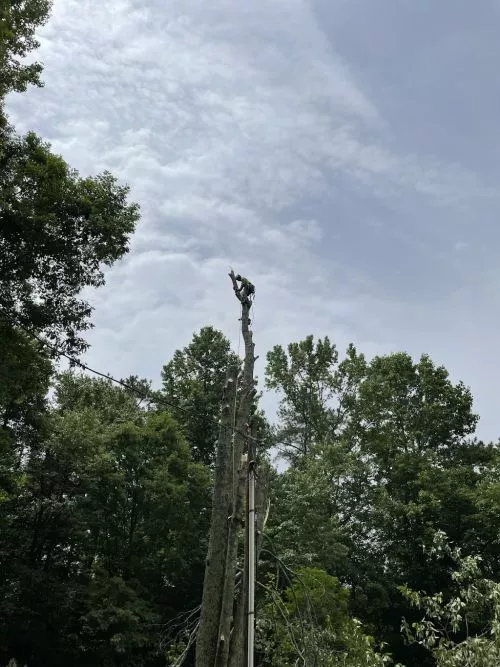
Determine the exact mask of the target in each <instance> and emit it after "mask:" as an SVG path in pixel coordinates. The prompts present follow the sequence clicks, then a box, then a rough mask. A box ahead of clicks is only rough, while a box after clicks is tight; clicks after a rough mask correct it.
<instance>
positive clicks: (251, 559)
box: [247, 441, 256, 667]
mask: <svg viewBox="0 0 500 667" xmlns="http://www.w3.org/2000/svg"><path fill="white" fill-rule="evenodd" d="M255 450H256V448H255V443H254V442H253V441H251V442H250V441H249V443H248V516H247V525H248V612H247V613H248V620H247V667H253V658H254V644H255V637H254V634H255V565H256V564H255V455H256V451H255Z"/></svg>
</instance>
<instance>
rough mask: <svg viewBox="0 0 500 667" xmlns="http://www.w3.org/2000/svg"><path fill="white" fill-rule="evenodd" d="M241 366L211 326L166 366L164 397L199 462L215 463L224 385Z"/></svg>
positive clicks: (177, 352) (218, 332)
mask: <svg viewBox="0 0 500 667" xmlns="http://www.w3.org/2000/svg"><path fill="white" fill-rule="evenodd" d="M240 367H241V361H240V359H239V358H238V357H237V355H236V354H234V353H233V352H231V347H230V343H229V341H228V339H227V338H226V337H225V336H224V334H222V333H221V332H220V331H216V330H215V329H213V328H212V327H204V328H203V329H201V330H200V332H199V333H196V334H194V336H193V340H192V341H191V343H190V344H189V345H188V346H187V347H185V348H184V349H183V350H176V352H175V353H174V356H173V358H172V360H171V361H169V362H168V363H167V364H165V365H164V366H163V370H162V380H163V389H162V394H163V395H164V396H165V397H166V398H167V399H168V401H169V403H172V404H173V408H172V413H173V415H174V416H175V418H176V419H177V421H178V422H179V424H181V425H182V426H183V428H184V432H185V434H186V438H187V440H188V442H189V443H190V445H191V448H192V452H193V457H194V458H195V460H197V461H200V462H202V463H206V464H209V463H213V460H214V455H215V446H216V441H217V438H218V437H219V429H218V426H217V421H218V419H219V418H220V415H221V409H222V402H223V399H222V397H223V394H224V386H225V384H226V382H227V379H228V377H232V376H233V374H234V373H235V369H236V372H238V370H239V369H240Z"/></svg>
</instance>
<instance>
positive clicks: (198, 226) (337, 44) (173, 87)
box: [9, 0, 500, 437]
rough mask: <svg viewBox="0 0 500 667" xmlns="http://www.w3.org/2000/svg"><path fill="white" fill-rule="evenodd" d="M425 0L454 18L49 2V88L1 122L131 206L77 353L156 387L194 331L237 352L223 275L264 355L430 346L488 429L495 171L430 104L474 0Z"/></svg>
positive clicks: (459, 120) (467, 75) (470, 77)
mask: <svg viewBox="0 0 500 667" xmlns="http://www.w3.org/2000/svg"><path fill="white" fill-rule="evenodd" d="M442 5H443V6H447V7H448V9H449V8H451V7H453V8H455V7H458V9H456V11H455V15H457V14H458V19H457V18H456V19H455V20H454V21H453V22H452V23H451V24H450V25H449V27H447V26H448V24H447V23H446V22H443V21H441V20H440V17H441V15H440V14H439V16H438V17H437V19H436V24H437V25H438V26H439V30H438V29H435V31H434V32H433V33H432V35H431V34H430V33H429V31H431V32H432V30H434V28H432V26H433V25H434V23H432V21H430V20H428V21H427V22H426V21H425V20H424V18H425V17H427V18H430V17H429V11H430V10H431V7H430V5H429V6H428V3H427V2H426V3H423V4H422V12H423V14H422V16H424V18H422V16H420V15H418V17H415V15H414V14H415V10H414V9H412V8H411V7H409V6H408V5H407V4H404V6H403V4H402V5H401V6H400V7H398V9H397V11H394V12H392V11H391V12H389V13H387V12H385V13H384V9H383V7H385V8H386V9H387V7H388V6H389V5H388V3H387V2H383V3H380V7H382V9H381V10H380V12H379V11H378V9H377V10H375V9H374V8H375V5H373V4H371V3H368V2H366V1H361V0H356V1H355V2H352V3H345V2H340V1H338V2H328V3H326V2H325V1H324V0H321V2H320V0H317V1H315V2H312V1H308V0H287V2H285V1H284V0H256V1H255V2H253V3H246V4H245V3H243V4H242V3H234V2H230V1H229V0H214V2H211V3H207V2H204V1H203V0H182V1H180V0H170V1H169V2H159V0H156V1H152V2H149V3H148V4H147V6H146V7H145V6H144V3H140V2H138V1H136V0H110V1H109V2H107V3H95V2H90V0H87V1H86V2H84V1H82V0H56V1H55V3H54V12H53V17H52V20H51V22H50V23H49V24H48V25H47V26H46V28H45V29H44V31H43V32H42V39H41V42H42V46H41V49H40V54H39V57H40V58H41V60H42V61H43V62H44V63H45V80H46V87H45V88H44V89H42V90H33V91H30V92H29V93H28V94H25V95H22V96H13V97H11V99H10V100H9V110H10V113H11V115H12V117H13V119H14V121H15V122H16V124H17V126H18V127H19V128H20V129H22V130H25V129H34V130H36V131H37V132H39V133H40V134H41V135H42V136H44V137H45V138H46V139H48V140H49V141H51V142H52V145H53V147H54V149H55V150H56V151H58V152H60V153H61V154H62V155H63V156H64V157H65V158H66V159H67V160H68V161H69V162H70V163H71V164H72V165H73V166H75V167H77V168H78V169H80V170H81V171H82V172H90V173H95V172H97V171H100V170H102V169H105V168H107V169H110V170H112V171H113V172H114V173H115V174H116V175H118V176H119V177H120V178H122V179H123V180H125V181H127V182H128V183H130V185H131V186H132V193H133V197H134V198H135V199H137V200H138V201H139V202H140V203H141V207H142V212H143V218H142V222H141V224H140V227H139V229H138V231H137V234H136V236H135V238H134V240H133V243H132V251H131V253H130V255H129V256H128V257H127V258H126V259H125V260H124V261H123V262H121V263H120V264H119V265H118V266H115V267H114V268H113V269H112V270H111V271H109V273H108V282H107V286H106V287H105V288H104V289H102V290H101V291H100V292H97V293H93V294H91V295H90V296H91V299H92V302H93V303H94V304H95V307H96V312H95V324H96V329H95V330H94V331H93V332H92V333H91V335H90V337H89V340H90V341H91V343H92V349H91V351H90V353H89V355H88V358H89V361H91V362H92V363H93V364H95V365H96V366H99V367H101V368H104V369H105V370H109V371H110V372H112V373H114V374H118V375H125V374H129V373H137V374H140V375H145V376H149V377H152V378H154V379H155V380H157V379H158V376H159V370H160V367H161V364H162V363H163V362H164V361H166V360H167V359H168V358H169V356H170V355H171V354H172V352H173V350H174V349H175V348H176V347H179V346H183V345H185V344H186V343H187V342H188V341H189V339H190V337H191V334H192V332H193V331H194V330H195V329H196V328H198V327H200V326H203V325H205V324H213V325H215V326H217V327H220V328H221V329H223V330H224V331H225V332H226V333H227V335H229V336H230V337H231V338H232V340H233V344H234V346H235V347H236V346H237V344H238V343H237V341H238V335H237V326H238V322H237V318H238V312H237V310H238V309H237V307H236V305H237V304H236V303H235V302H234V298H233V297H232V294H231V290H230V285H229V283H228V280H227V278H226V277H225V274H226V273H227V269H228V268H229V265H234V266H235V267H236V268H238V270H241V271H242V272H243V273H245V274H247V275H249V276H251V277H252V279H253V280H254V281H255V283H256V285H257V301H256V312H255V337H256V343H257V346H258V349H259V351H260V353H261V354H262V357H263V356H264V352H265V351H266V350H267V349H269V348H270V347H271V346H272V345H273V344H275V343H286V342H288V341H289V340H292V339H296V338H298V337H301V336H304V335H307V334H308V333H315V334H316V335H325V334H328V335H330V336H331V338H333V339H334V340H336V341H338V343H339V346H340V347H343V346H345V345H346V344H347V343H348V342H349V341H351V340H353V341H355V342H356V343H357V344H358V346H359V347H360V349H362V350H364V351H365V352H366V353H368V354H375V353H380V352H386V351H391V350H397V349H401V348H403V349H408V351H410V352H411V353H413V354H419V353H420V352H422V351H428V352H429V353H431V354H432V355H433V356H435V358H436V360H437V361H439V362H444V363H445V364H446V365H447V366H448V367H449V368H450V369H451V370H452V372H453V374H454V377H457V378H460V377H461V378H463V379H464V380H465V381H466V382H467V383H471V384H472V386H473V389H474V391H475V393H476V395H477V396H478V408H479V409H480V411H481V413H482V414H483V415H484V417H485V419H484V426H483V431H482V432H483V433H484V434H485V435H486V436H487V437H496V423H495V413H494V404H493V401H492V399H491V396H492V395H493V393H494V392H495V390H496V380H495V376H494V373H493V369H494V370H495V373H496V374H497V375H498V370H499V369H498V368H495V366H494V364H493V368H492V362H491V359H490V354H489V344H490V343H491V344H493V337H492V334H490V333H489V332H490V331H494V330H495V327H496V325H497V324H498V320H497V318H496V316H495V315H494V314H492V311H494V310H495V308H494V306H495V305H496V304H497V301H498V296H497V292H496V291H495V290H493V289H492V287H491V286H492V285H496V284H497V283H498V280H497V278H496V276H497V273H496V252H495V250H496V247H497V245H496V244H498V241H499V240H500V233H499V232H498V231H497V230H498V225H496V220H495V219H494V218H496V215H497V213H498V208H499V202H498V196H499V191H498V188H497V186H496V179H495V176H496V171H497V164H493V163H492V162H491V160H489V161H487V162H486V163H484V164H482V163H481V160H480V156H478V154H477V152H475V151H474V150H472V148H471V149H470V151H467V150H465V149H464V150H462V151H457V150H451V149H450V147H451V146H454V143H453V138H454V139H455V141H456V142H460V141H462V143H464V141H463V136H464V129H465V128H466V129H467V132H468V134H467V138H466V141H465V144H467V146H472V145H473V143H474V142H473V139H472V138H473V137H474V136H476V137H478V141H482V136H483V134H484V132H485V128H484V127H483V125H482V124H481V122H476V123H473V122H472V121H471V122H470V123H469V124H467V122H466V120H467V118H465V115H464V112H461V111H460V109H461V107H460V106H457V107H455V111H456V113H455V115H452V114H451V111H450V110H449V109H448V115H445V112H444V110H445V109H446V108H448V107H447V106H446V98H447V94H448V92H447V91H454V92H456V90H457V88H456V81H455V79H454V78H453V77H454V76H455V75H456V68H455V60H454V58H451V57H450V49H452V53H454V54H456V53H460V50H459V49H460V47H459V46H458V44H459V39H458V37H459V36H460V35H462V34H463V33H464V30H463V27H464V26H465V25H466V24H467V22H468V21H469V14H470V9H469V7H470V6H469V5H467V4H464V3H459V6H458V5H455V4H454V3H453V4H452V3H451V0H448V1H447V2H444V3H442ZM378 6H379V5H378V3H377V7H378ZM386 6H387V7H386ZM419 6H420V5H419ZM391 7H394V6H393V3H391ZM433 7H434V5H433ZM436 11H437V10H436ZM441 11H442V12H444V9H441ZM425 12H427V14H426V13H425ZM443 16H444V14H443ZM417 18H419V20H421V24H419V23H418V21H417ZM419 25H421V26H422V27H421V31H420V33H419V37H418V39H417V38H415V37H414V33H413V31H412V28H413V27H414V26H419ZM473 25H474V30H475V33H474V34H475V35H476V37H477V36H481V35H483V34H484V35H485V37H487V36H488V34H489V33H488V31H487V26H486V24H485V23H484V22H479V23H478V22H477V21H476V22H475V23H473ZM439 31H441V32H439ZM360 34H361V35H362V36H363V39H361V38H360ZM426 36H427V37H428V38H429V40H431V41H430V42H429V43H431V44H432V49H433V51H432V53H433V63H434V65H435V68H434V70H433V69H432V67H431V66H430V64H429V58H428V57H427V56H426V49H427V44H428V41H426ZM431 38H432V39H431ZM476 43H478V40H477V39H476V41H474V40H471V39H469V40H468V41H467V43H466V46H465V47H464V48H466V49H467V50H468V52H469V53H473V52H474V49H475V48H476V47H475V46H474V44H476ZM353 45H355V46H353ZM450 45H452V46H450ZM481 49H482V50H481V59H480V61H478V63H477V64H476V65H475V64H474V62H473V61H471V62H469V63H468V64H467V67H468V69H467V68H466V67H465V65H466V63H465V62H464V67H463V68H462V70H461V73H460V74H461V76H462V81H463V86H464V89H466V88H467V85H468V83H471V82H474V89H475V90H476V91H484V94H485V95H491V86H490V83H491V81H490V78H489V77H490V73H489V70H488V71H483V70H482V69H481V67H482V64H483V63H484V62H485V59H487V57H488V56H489V57H491V58H492V59H495V58H496V56H497V55H498V54H497V53H496V51H497V50H499V49H500V47H498V46H497V44H496V41H493V40H489V41H488V40H487V47H485V46H483V47H481ZM485 49H489V50H485ZM410 65H411V68H410ZM452 74H453V77H452V76H451V75H452ZM410 82H413V83H412V85H410ZM436 82H439V84H440V88H438V87H437V83H436ZM431 84H432V85H431ZM488 99H489V102H490V105H491V104H492V103H494V104H497V102H498V97H494V98H491V97H488ZM464 104H469V107H470V104H471V103H470V101H468V102H466V103H465V102H464ZM414 108H416V109H418V113H417V111H414ZM432 109H435V110H434V111H432ZM425 110H427V112H425ZM461 113H462V115H461ZM440 114H441V115H440ZM495 115H496V114H493V115H491V117H490V118H489V120H488V122H489V128H490V136H491V137H494V136H495V126H494V125H493V123H496V118H494V116H495ZM407 118H411V125H410V123H409V121H408V122H405V119H407ZM448 118H449V123H448V122H446V119H448ZM475 120H477V121H479V120H481V121H483V124H484V122H485V120H486V119H485V114H483V115H482V116H481V118H479V116H477V118H475ZM436 121H439V127H436ZM458 129H460V134H458V133H457V132H458ZM428 137H434V140H433V141H430V140H428ZM469 156H470V159H469ZM498 167H500V163H498ZM479 341H481V345H480V344H479ZM486 343H488V344H486ZM469 346H470V348H473V350H474V351H473V352H472V350H470V353H468V352H467V351H468V350H469ZM260 364H261V365H260V366H259V372H260V373H261V374H262V359H261V360H260ZM267 400H268V404H269V405H272V404H273V400H272V399H271V398H269V399H267Z"/></svg>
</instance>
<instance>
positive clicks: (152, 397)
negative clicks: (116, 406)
mask: <svg viewBox="0 0 500 667" xmlns="http://www.w3.org/2000/svg"><path fill="white" fill-rule="evenodd" d="M0 313H1V314H2V315H3V316H5V317H6V318H7V319H8V320H9V321H10V322H11V323H12V324H13V325H14V326H17V327H19V328H20V329H22V330H23V331H24V332H25V333H27V334H28V335H29V336H32V337H33V338H34V339H35V340H37V341H38V342H39V343H40V344H41V345H43V346H44V347H46V348H47V349H49V350H51V351H52V352H54V353H55V354H56V355H57V356H58V357H63V358H64V359H66V360H67V361H69V362H70V364H71V365H72V366H77V367H78V368H81V369H82V370H84V371H87V372H88V373H92V374H93V375H96V376H97V377H101V378H103V379H104V380H109V381H110V382H113V383H115V384H117V385H119V386H121V387H123V388H124V389H127V390H128V391H130V392H132V393H134V394H135V395H136V396H138V397H139V398H140V399H141V400H143V401H147V402H148V403H149V404H156V405H163V406H165V407H167V408H173V409H174V410H180V412H183V413H184V414H187V415H188V414H189V411H188V410H187V408H184V407H183V406H182V405H178V404H176V403H173V402H172V401H169V400H168V399H167V398H166V397H165V396H163V395H162V394H159V393H158V392H152V393H151V394H149V395H148V394H147V393H144V392H142V391H141V390H139V389H138V388H137V387H135V386H134V385H131V384H129V383H128V382H125V381H124V380H119V379H118V378H115V377H114V376H112V375H111V374H109V373H104V372H102V371H99V370H97V369H95V368H92V367H91V366H89V365H88V364H86V363H84V362H83V361H80V360H79V359H77V358H76V357H75V356H73V355H71V354H68V353H67V352H65V351H64V350H62V349H61V348H60V347H58V346H57V345H54V344H53V343H49V341H48V340H46V339H45V338H43V337H42V336H40V335H39V334H37V333H36V332H35V331H33V330H32V329H31V328H30V327H28V326H26V325H25V324H23V323H22V322H20V321H19V319H17V318H16V317H15V316H13V315H12V313H11V312H9V311H7V310H6V309H5V308H4V307H3V306H0ZM209 421H211V422H212V423H213V424H216V425H217V426H220V420H219V419H217V418H215V417H209ZM233 430H234V433H235V434H238V435H240V436H241V437H242V438H245V439H246V440H252V442H254V443H256V444H260V445H263V446H264V447H266V446H274V447H276V446H277V445H278V443H269V442H266V441H264V440H262V439H261V438H256V437H255V436H253V435H250V434H249V433H246V432H244V431H242V430H240V429H237V428H236V425H234V429H233ZM279 446H281V447H293V446H294V445H293V443H291V442H290V443H288V442H281V443H279Z"/></svg>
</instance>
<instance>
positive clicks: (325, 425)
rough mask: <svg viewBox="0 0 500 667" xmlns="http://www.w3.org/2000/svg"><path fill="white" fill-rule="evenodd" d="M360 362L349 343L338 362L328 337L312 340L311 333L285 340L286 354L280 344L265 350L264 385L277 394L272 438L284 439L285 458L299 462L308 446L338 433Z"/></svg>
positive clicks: (359, 372)
mask: <svg viewBox="0 0 500 667" xmlns="http://www.w3.org/2000/svg"><path fill="white" fill-rule="evenodd" d="M365 366H366V363H365V360H364V357H363V355H358V353H357V351H356V349H355V347H354V346H353V345H350V346H349V347H348V349H347V352H346V356H345V358H344V359H343V360H342V361H341V362H339V355H338V352H337V348H336V347H335V345H334V344H332V343H331V342H330V339H329V338H328V337H325V338H324V339H321V338H320V339H318V341H317V342H316V344H315V343H314V337H313V336H307V338H305V339H304V340H302V341H299V342H298V343H290V344H289V345H288V348H287V352H285V350H284V349H283V348H282V347H281V345H276V346H275V347H274V348H273V349H272V350H271V351H270V352H268V354H267V366H266V387H267V389H274V390H277V391H278V392H280V394H281V402H280V407H279V411H278V417H279V418H280V420H281V424H280V428H279V430H278V433H277V436H276V439H277V441H278V443H279V442H280V441H285V442H286V446H285V447H284V451H285V455H286V457H287V458H289V459H290V460H291V461H299V460H300V459H301V457H302V456H305V455H307V454H308V453H309V452H310V450H311V448H312V447H313V445H321V444H326V443H328V442H331V441H332V440H333V439H336V438H337V437H338V436H339V434H340V433H341V432H342V429H343V428H344V427H345V420H346V418H347V417H348V415H349V408H350V405H351V404H352V401H353V399H354V395H355V391H356V386H357V383H358V382H359V379H360V378H361V377H362V376H363V374H364V372H365Z"/></svg>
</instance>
